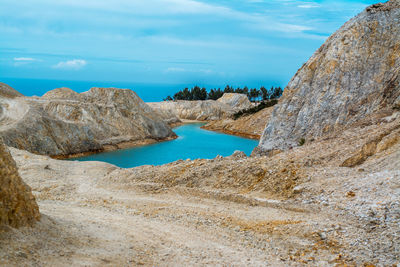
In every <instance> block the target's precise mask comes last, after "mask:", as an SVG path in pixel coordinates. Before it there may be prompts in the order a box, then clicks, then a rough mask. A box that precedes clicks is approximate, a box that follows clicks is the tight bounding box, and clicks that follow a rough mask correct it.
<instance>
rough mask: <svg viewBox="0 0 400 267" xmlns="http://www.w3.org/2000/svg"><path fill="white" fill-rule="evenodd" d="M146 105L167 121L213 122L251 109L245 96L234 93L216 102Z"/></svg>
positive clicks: (183, 101)
mask: <svg viewBox="0 0 400 267" xmlns="http://www.w3.org/2000/svg"><path fill="white" fill-rule="evenodd" d="M148 104H149V105H150V106H151V107H152V108H153V109H154V110H155V111H156V112H157V113H159V114H160V116H161V117H163V118H165V120H167V121H169V120H174V119H175V118H178V119H183V120H198V121H213V120H219V119H222V118H228V117H229V116H231V115H233V114H234V113H235V112H237V111H239V110H241V109H245V108H249V107H251V103H250V101H249V100H248V98H247V96H245V95H243V94H234V93H229V94H226V93H225V94H224V95H223V96H222V97H221V98H220V99H218V100H197V101H186V100H177V101H163V102H154V103H148Z"/></svg>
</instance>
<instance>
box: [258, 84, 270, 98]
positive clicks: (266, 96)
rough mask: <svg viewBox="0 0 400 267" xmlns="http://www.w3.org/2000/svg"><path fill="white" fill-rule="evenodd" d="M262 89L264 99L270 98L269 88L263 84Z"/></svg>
mask: <svg viewBox="0 0 400 267" xmlns="http://www.w3.org/2000/svg"><path fill="white" fill-rule="evenodd" d="M260 91H261V95H262V100H268V99H269V92H268V90H267V89H266V88H265V87H264V86H261V88H260Z"/></svg>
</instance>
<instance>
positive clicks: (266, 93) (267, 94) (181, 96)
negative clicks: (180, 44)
mask: <svg viewBox="0 0 400 267" xmlns="http://www.w3.org/2000/svg"><path fill="white" fill-rule="evenodd" d="M224 93H238V94H245V95H247V97H248V98H249V100H250V101H252V102H256V101H265V100H272V99H278V98H279V97H281V95H282V93H283V90H282V88H281V87H280V86H279V87H273V86H272V87H271V88H270V89H269V90H268V89H266V88H265V87H264V86H262V87H261V88H260V89H256V88H251V89H249V88H248V87H247V86H245V87H243V88H240V87H239V88H236V89H235V88H233V87H232V86H229V85H227V86H226V87H225V88H224V90H221V88H218V89H216V88H214V89H211V90H210V91H208V92H207V89H206V88H204V87H203V88H200V87H199V86H194V87H193V88H191V89H189V88H185V89H183V90H180V91H179V92H177V93H175V94H174V95H173V96H172V97H171V96H167V98H165V99H164V101H172V100H192V101H193V100H217V99H218V98H220V97H221V96H222V95H223V94H224Z"/></svg>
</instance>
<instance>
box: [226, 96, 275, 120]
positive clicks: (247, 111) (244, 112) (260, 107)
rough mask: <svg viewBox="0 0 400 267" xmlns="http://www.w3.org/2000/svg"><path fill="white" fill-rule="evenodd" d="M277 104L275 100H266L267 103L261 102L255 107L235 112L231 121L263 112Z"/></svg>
mask: <svg viewBox="0 0 400 267" xmlns="http://www.w3.org/2000/svg"><path fill="white" fill-rule="evenodd" d="M277 103H278V100H277V99H272V100H268V101H262V102H261V103H260V104H258V105H257V106H255V107H252V108H248V109H243V110H241V111H238V112H236V113H235V114H233V119H234V120H237V119H239V118H240V117H242V116H245V115H250V114H254V113H257V112H259V111H260V110H263V109H264V108H269V107H272V106H275V105H276V104H277Z"/></svg>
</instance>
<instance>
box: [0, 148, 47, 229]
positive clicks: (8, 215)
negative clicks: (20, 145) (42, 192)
mask: <svg viewBox="0 0 400 267" xmlns="http://www.w3.org/2000/svg"><path fill="white" fill-rule="evenodd" d="M39 219H40V213H39V207H38V205H37V204H36V201H35V198H34V196H33V195H32V192H31V188H30V187H29V186H28V185H26V184H25V183H24V181H22V179H21V177H20V176H19V174H18V171H17V167H16V164H15V161H14V160H13V158H12V157H11V155H10V153H9V152H8V150H7V148H6V147H5V146H4V145H3V143H2V142H1V141H0V225H9V226H12V227H20V226H26V225H32V224H33V223H34V222H35V221H37V220H39Z"/></svg>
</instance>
